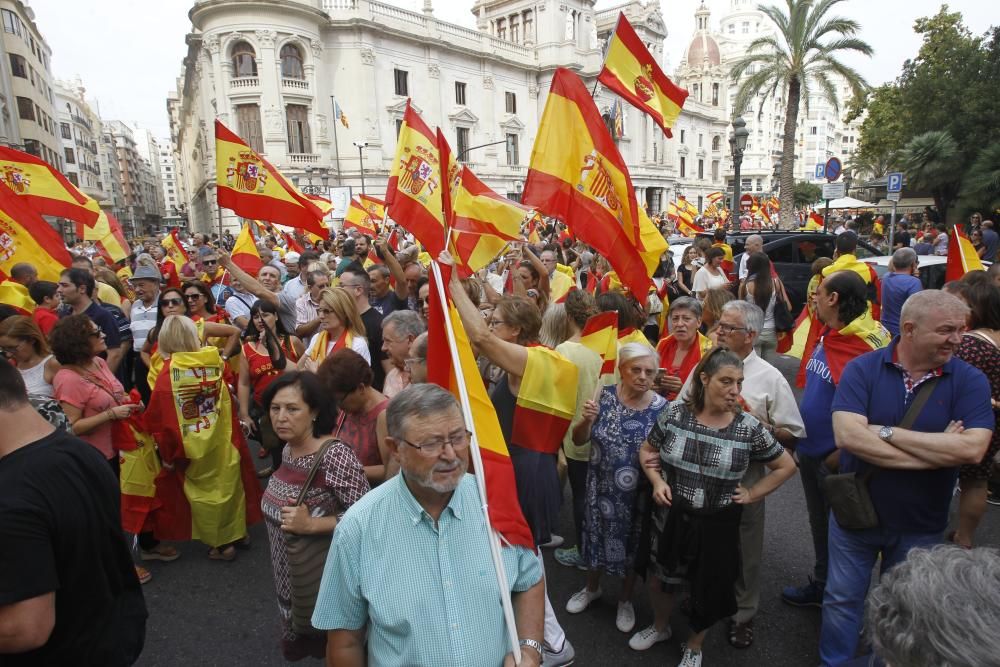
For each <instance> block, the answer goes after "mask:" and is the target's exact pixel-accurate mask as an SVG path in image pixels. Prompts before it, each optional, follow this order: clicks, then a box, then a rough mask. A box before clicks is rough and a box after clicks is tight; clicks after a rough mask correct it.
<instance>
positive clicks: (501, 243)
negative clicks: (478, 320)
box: [451, 167, 532, 275]
mask: <svg viewBox="0 0 1000 667" xmlns="http://www.w3.org/2000/svg"><path fill="white" fill-rule="evenodd" d="M452 211H453V214H454V215H453V217H452V221H451V244H452V250H453V252H452V254H453V255H454V256H455V263H456V265H457V266H458V267H459V271H460V272H461V273H463V274H465V275H468V274H469V273H473V272H475V271H478V270H479V269H481V268H483V267H485V266H487V265H488V264H489V263H490V262H492V261H493V260H494V259H495V258H496V257H497V256H498V255H500V254H501V253H502V252H503V250H504V248H506V247H507V243H508V242H509V241H516V240H518V239H520V237H521V225H522V223H523V222H524V221H525V220H526V219H527V218H528V217H530V216H531V215H532V211H531V209H529V208H527V207H524V206H521V205H520V204H518V203H517V202H514V201H511V200H510V199H507V198H506V197H501V196H500V195H499V194H497V193H496V192H494V191H493V190H491V189H490V188H488V187H486V185H485V184H484V183H483V182H482V181H480V180H479V179H478V178H477V177H476V175H475V174H473V173H472V170H471V169H469V168H468V167H464V168H463V169H462V172H461V175H460V180H459V184H458V187H456V188H455V190H454V191H453V192H452Z"/></svg>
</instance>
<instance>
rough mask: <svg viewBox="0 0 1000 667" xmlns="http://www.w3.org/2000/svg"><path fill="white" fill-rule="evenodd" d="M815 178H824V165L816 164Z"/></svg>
mask: <svg viewBox="0 0 1000 667" xmlns="http://www.w3.org/2000/svg"><path fill="white" fill-rule="evenodd" d="M816 178H826V165H825V164H822V163H820V164H818V165H816Z"/></svg>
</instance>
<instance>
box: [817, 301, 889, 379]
mask: <svg viewBox="0 0 1000 667" xmlns="http://www.w3.org/2000/svg"><path fill="white" fill-rule="evenodd" d="M891 341H892V335H891V334H890V333H889V332H888V330H886V328H885V327H884V326H882V323H881V322H879V321H878V320H876V319H875V318H873V317H872V313H871V311H870V310H866V311H865V312H864V313H863V314H862V315H861V316H860V317H857V318H855V319H854V320H852V321H851V322H850V323H848V324H847V326H845V327H844V328H843V329H840V330H839V331H838V330H836V329H829V330H827V331H826V332H825V333H824V334H823V337H822V339H821V342H822V345H823V348H824V349H825V350H826V365H827V367H828V368H829V369H830V375H831V376H832V378H833V383H834V384H839V383H840V376H841V375H842V374H843V372H844V367H846V366H847V362H849V361H850V360H851V359H854V358H855V357H859V356H861V355H862V354H865V353H866V352H871V351H872V350H877V349H879V348H883V347H886V346H887V345H889V343H890V342H891ZM809 356H810V357H811V356H812V351H810V354H809Z"/></svg>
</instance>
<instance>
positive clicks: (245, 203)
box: [215, 120, 328, 236]
mask: <svg viewBox="0 0 1000 667" xmlns="http://www.w3.org/2000/svg"><path fill="white" fill-rule="evenodd" d="M215 184H216V192H217V196H218V200H219V205H220V206H225V207H226V208H228V209H230V210H232V211H233V212H234V213H236V214H237V215H239V216H241V217H244V218H254V219H260V220H268V221H270V222H279V223H281V224H283V225H288V226H290V227H298V228H301V229H305V230H308V231H311V232H313V233H314V234H319V235H321V236H323V235H326V234H327V233H328V230H327V228H326V226H325V225H324V224H323V218H324V217H325V215H326V213H325V212H324V209H323V208H321V207H320V206H319V205H318V204H317V201H316V200H315V199H313V198H310V197H307V196H306V195H304V194H302V193H301V192H299V190H298V188H296V187H295V186H294V185H292V184H291V182H289V181H288V179H286V178H285V177H284V176H283V175H282V174H281V172H279V171H278V170H277V169H275V168H274V167H273V166H272V165H271V163H270V162H268V161H267V160H265V159H264V158H263V157H262V156H260V155H258V154H257V152H256V151H254V150H253V149H252V148H250V146H249V145H247V143H246V142H245V141H243V140H242V139H240V138H239V137H238V136H237V135H236V134H235V133H233V132H232V131H231V130H230V129H229V128H227V127H226V126H225V125H223V124H222V123H221V122H219V121H218V120H216V121H215Z"/></svg>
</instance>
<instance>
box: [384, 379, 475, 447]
mask: <svg viewBox="0 0 1000 667" xmlns="http://www.w3.org/2000/svg"><path fill="white" fill-rule="evenodd" d="M450 410H459V406H458V401H456V400H455V397H454V396H452V395H451V394H450V393H448V392H447V391H445V390H444V389H442V388H441V387H439V386H438V385H436V384H430V383H422V384H411V385H410V386H408V387H407V388H406V389H404V390H403V391H401V392H399V393H398V394H396V395H395V396H394V397H393V399H392V400H391V401H389V407H387V408H386V410H385V422H386V430H387V431H388V432H389V436H390V437H392V438H395V439H396V440H400V439H402V438H405V437H406V421H407V419H408V418H409V417H421V418H427V417H430V416H437V415H441V414H443V413H445V412H448V411H450Z"/></svg>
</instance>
